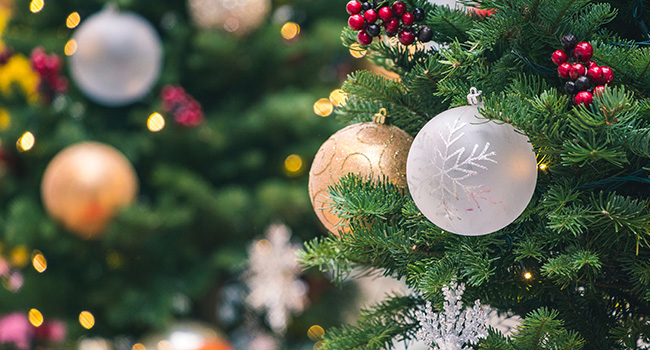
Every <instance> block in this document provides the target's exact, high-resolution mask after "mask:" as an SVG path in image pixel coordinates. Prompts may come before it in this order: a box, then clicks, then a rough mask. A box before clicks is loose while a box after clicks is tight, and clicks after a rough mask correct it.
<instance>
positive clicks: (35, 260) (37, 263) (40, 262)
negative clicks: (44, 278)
mask: <svg viewBox="0 0 650 350" xmlns="http://www.w3.org/2000/svg"><path fill="white" fill-rule="evenodd" d="M32 265H33V266H34V269H35V270H36V271H38V272H39V273H43V272H45V270H46V269H47V259H45V255H43V253H41V252H40V251H38V250H35V251H34V252H33V253H32Z"/></svg>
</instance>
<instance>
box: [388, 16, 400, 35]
mask: <svg viewBox="0 0 650 350" xmlns="http://www.w3.org/2000/svg"><path fill="white" fill-rule="evenodd" d="M384 29H386V33H397V31H398V30H399V20H398V19H397V18H391V19H390V20H388V22H386V23H384Z"/></svg>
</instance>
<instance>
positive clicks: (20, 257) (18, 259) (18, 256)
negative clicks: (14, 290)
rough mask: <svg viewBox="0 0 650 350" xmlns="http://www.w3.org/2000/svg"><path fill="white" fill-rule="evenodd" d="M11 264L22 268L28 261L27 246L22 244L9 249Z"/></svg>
mask: <svg viewBox="0 0 650 350" xmlns="http://www.w3.org/2000/svg"><path fill="white" fill-rule="evenodd" d="M10 259H11V265H13V266H14V267H17V268H19V269H22V268H23V267H25V265H27V264H28V263H29V253H28V252H27V247H25V246H24V245H19V246H17V247H16V248H14V249H12V250H11V253H10Z"/></svg>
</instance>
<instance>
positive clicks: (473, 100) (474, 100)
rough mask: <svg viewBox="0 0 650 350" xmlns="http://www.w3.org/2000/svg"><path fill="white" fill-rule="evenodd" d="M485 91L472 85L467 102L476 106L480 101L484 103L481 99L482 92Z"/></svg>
mask: <svg viewBox="0 0 650 350" xmlns="http://www.w3.org/2000/svg"><path fill="white" fill-rule="evenodd" d="M482 93H483V91H481V90H478V89H476V88H475V87H473V86H472V88H471V89H469V94H468V95H467V103H469V104H470V105H472V106H476V105H478V104H480V103H482V102H483V101H482V99H481V94H482Z"/></svg>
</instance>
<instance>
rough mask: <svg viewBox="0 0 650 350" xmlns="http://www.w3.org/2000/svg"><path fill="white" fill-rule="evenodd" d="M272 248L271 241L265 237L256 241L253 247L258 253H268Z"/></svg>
mask: <svg viewBox="0 0 650 350" xmlns="http://www.w3.org/2000/svg"><path fill="white" fill-rule="evenodd" d="M272 248H273V247H272V244H271V241H269V240H268V239H266V238H264V239H260V240H259V241H257V243H255V249H257V251H258V252H260V253H264V254H268V253H269V252H270V251H271V249H272Z"/></svg>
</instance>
